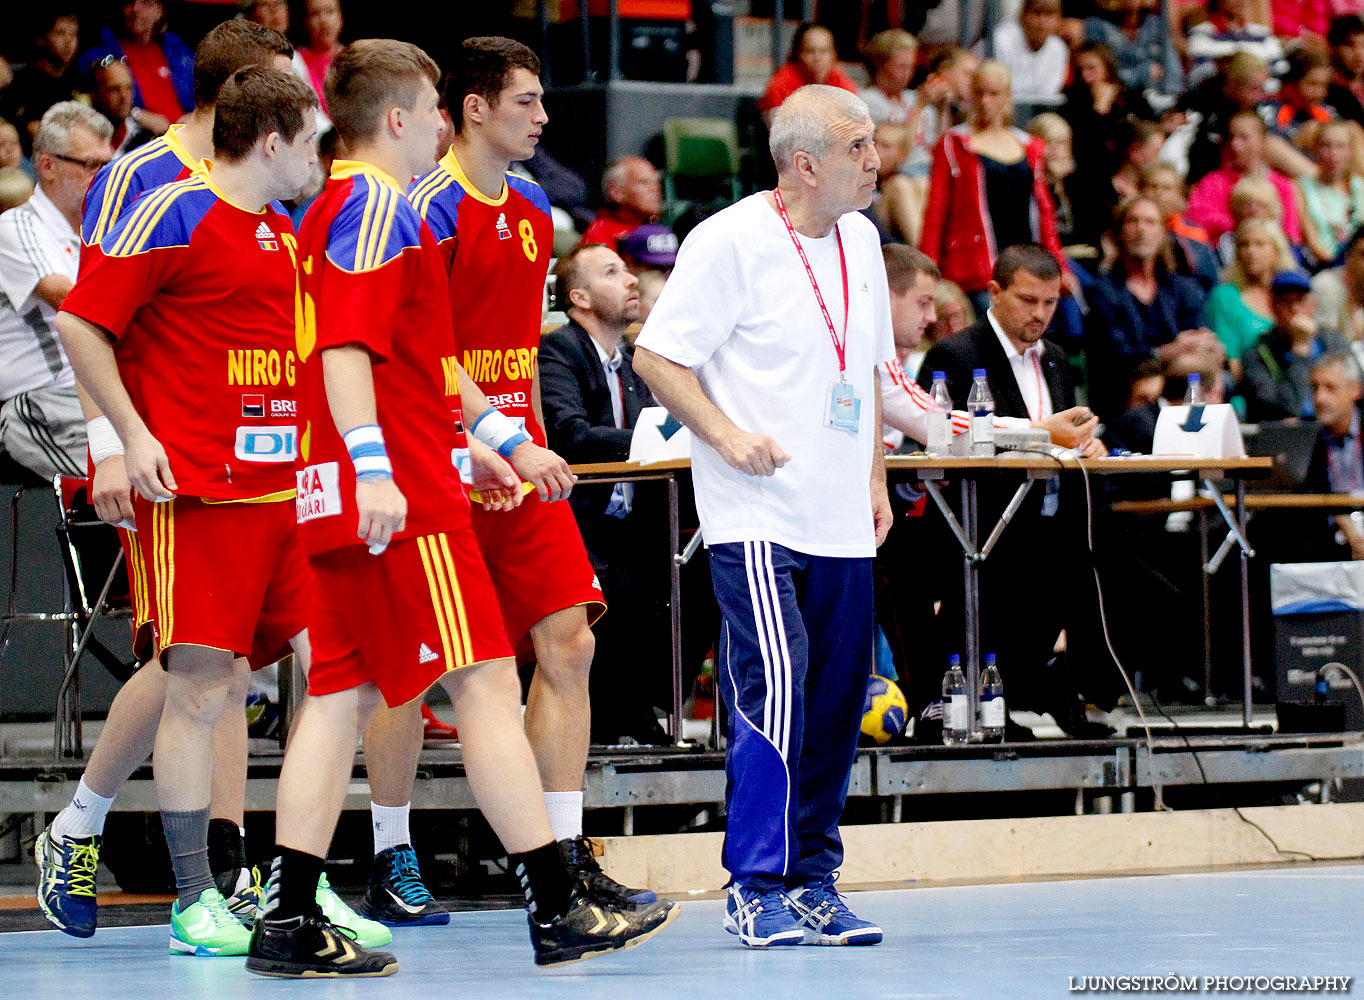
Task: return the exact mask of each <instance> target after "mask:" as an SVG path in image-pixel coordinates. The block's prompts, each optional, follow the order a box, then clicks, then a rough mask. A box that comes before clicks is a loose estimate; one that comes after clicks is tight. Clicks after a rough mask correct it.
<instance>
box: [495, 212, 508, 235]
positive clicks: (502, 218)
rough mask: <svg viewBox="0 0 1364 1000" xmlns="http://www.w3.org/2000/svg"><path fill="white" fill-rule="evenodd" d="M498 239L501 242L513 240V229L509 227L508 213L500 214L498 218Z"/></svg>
mask: <svg viewBox="0 0 1364 1000" xmlns="http://www.w3.org/2000/svg"><path fill="white" fill-rule="evenodd" d="M497 238H498V239H499V240H509V239H511V229H510V228H509V227H508V226H507V213H506V212H500V213H498V216H497Z"/></svg>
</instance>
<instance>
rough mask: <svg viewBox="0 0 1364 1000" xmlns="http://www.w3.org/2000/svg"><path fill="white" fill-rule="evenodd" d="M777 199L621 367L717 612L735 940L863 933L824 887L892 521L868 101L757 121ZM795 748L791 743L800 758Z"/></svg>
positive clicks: (674, 298)
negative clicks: (675, 466) (675, 490)
mask: <svg viewBox="0 0 1364 1000" xmlns="http://www.w3.org/2000/svg"><path fill="white" fill-rule="evenodd" d="M769 146H770V149H771V152H772V158H773V160H774V161H775V163H776V167H777V177H778V186H777V189H776V190H775V191H769V192H763V193H761V194H756V195H752V196H751V197H748V198H745V199H744V200H742V201H740V202H739V203H738V204H736V205H733V206H731V207H729V208H727V209H725V210H723V211H722V212H719V213H717V214H716V215H714V216H712V217H710V218H709V219H707V220H706V221H705V222H703V223H701V225H699V226H698V227H697V228H696V229H694V230H693V231H692V232H691V234H690V235H689V236H688V237H687V239H686V241H685V242H684V243H683V245H682V249H681V251H680V253H679V254H678V258H677V268H676V269H675V270H674V272H673V275H672V277H671V278H669V280H668V284H667V285H665V286H664V289H663V293H662V294H661V295H660V296H659V299H658V303H657V304H656V305H655V306H654V309H653V311H652V312H651V313H650V314H649V319H648V321H647V322H646V323H645V327H644V330H643V332H642V333H641V334H640V336H639V339H638V341H637V342H636V353H635V369H636V371H638V372H639V373H640V375H641V376H642V377H643V378H644V380H645V381H646V382H647V383H648V384H649V387H650V389H652V390H653V393H654V396H655V397H656V398H657V399H658V400H659V402H660V403H662V404H663V405H664V406H666V407H667V408H668V410H669V411H670V412H671V413H672V414H673V415H674V416H676V417H677V418H678V419H679V420H680V421H681V422H682V423H683V424H685V425H686V426H687V427H689V428H690V429H691V431H692V435H693V444H692V474H693V476H694V479H695V485H696V504H697V510H698V513H699V514H700V519H701V530H702V532H703V533H704V536H705V539H706V542H707V545H708V547H709V554H710V567H711V578H712V583H713V586H714V589H715V596H716V601H717V603H718V604H719V606H720V612H721V614H722V616H723V618H724V625H723V629H722V633H721V639H720V648H719V657H720V664H719V673H720V685H721V688H722V689H723V691H724V695H725V698H726V701H727V703H728V704H729V706H730V709H731V711H730V731H729V742H728V746H727V751H726V752H727V756H728V759H727V761H726V766H727V770H728V773H729V778H730V780H729V785H728V788H727V794H726V799H727V808H728V815H729V823H728V832H727V834H726V837H725V847H724V857H723V860H724V864H725V866H726V868H728V870H729V872H730V875H731V883H730V887H729V897H728V902H727V908H726V915H725V921H724V922H725V927H726V929H727V930H729V931H730V932H731V933H735V934H738V935H739V939H740V941H741V942H742V943H743V944H744V945H745V946H748V947H759V948H762V947H769V946H773V945H794V944H802V943H806V944H875V943H877V942H879V941H880V940H881V930H880V928H878V927H876V926H875V925H873V924H871V923H869V922H868V921H865V920H861V919H859V918H857V917H856V916H855V915H853V913H852V912H851V911H850V910H849V909H848V907H847V905H846V904H845V903H844V902H843V900H842V897H840V896H839V894H838V893H837V891H836V890H835V889H834V879H835V878H836V876H837V869H838V866H839V865H840V864H841V862H842V859H843V846H842V842H841V840H840V839H839V834H838V821H839V818H840V816H841V815H842V813H843V804H844V800H845V797H846V793H847V783H848V776H849V773H850V770H851V767H852V762H853V756H854V754H855V752H856V746H857V733H858V729H859V725H860V718H861V715H862V702H863V699H864V697H865V694H866V686H867V680H868V675H869V673H870V669H871V662H872V559H873V556H874V554H875V552H876V548H877V546H878V545H879V544H880V543H881V542H882V541H884V539H885V534H886V532H887V531H888V530H889V528H890V503H889V500H888V498H887V495H886V479H885V464H884V457H883V450H882V447H881V442H880V438H881V392H880V384H879V382H880V379H879V374H878V371H879V366H880V365H881V364H883V363H884V362H887V361H889V360H891V358H893V357H894V354H895V351H894V343H893V341H892V338H891V326H890V308H889V307H890V299H889V294H888V292H887V289H886V271H885V267H884V265H883V264H882V261H881V251H880V245H879V240H878V239H877V235H876V231H875V229H874V227H873V226H872V225H871V223H870V222H869V221H868V220H867V219H866V218H865V217H863V216H861V215H859V214H857V213H858V211H859V210H860V209H864V208H866V207H867V205H868V204H870V202H871V197H872V194H873V193H874V191H875V189H876V171H877V170H878V168H879V167H880V161H879V159H878V157H877V155H876V149H875V145H874V143H873V141H872V122H871V117H870V115H869V114H868V112H867V106H866V103H865V102H863V101H862V100H861V99H860V98H858V97H857V96H856V95H854V94H850V93H848V92H847V91H844V90H840V89H838V88H833V87H826V86H819V85H812V86H808V87H802V88H801V89H799V90H797V91H796V92H795V93H794V94H793V95H792V96H791V97H790V98H788V99H787V101H786V102H785V103H784V104H783V105H782V106H781V108H779V109H778V111H777V112H776V114H775V115H774V116H773V119H772V125H771V135H770V139H769ZM807 748H808V749H807Z"/></svg>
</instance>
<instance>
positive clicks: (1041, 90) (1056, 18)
mask: <svg viewBox="0 0 1364 1000" xmlns="http://www.w3.org/2000/svg"><path fill="white" fill-rule="evenodd" d="M1060 27H1061V0H1023V9H1022V10H1021V11H1020V12H1019V15H1018V20H1017V21H1005V22H1004V23H1003V24H1001V25H999V27H997V28H995V33H994V56H995V58H996V59H997V60H999V61H1000V62H1001V63H1003V64H1004V65H1005V66H1007V67H1008V68H1009V73H1010V75H1011V76H1012V77H1013V86H1014V91H1015V92H1016V93H1019V94H1025V95H1027V96H1029V97H1052V96H1054V95H1056V94H1059V93H1061V87H1062V85H1063V84H1064V83H1065V82H1066V69H1067V63H1068V62H1069V58H1070V50H1069V49H1068V48H1067V47H1066V43H1065V42H1064V41H1062V40H1061V36H1060V35H1058V34H1057V31H1058V30H1059V29H1060Z"/></svg>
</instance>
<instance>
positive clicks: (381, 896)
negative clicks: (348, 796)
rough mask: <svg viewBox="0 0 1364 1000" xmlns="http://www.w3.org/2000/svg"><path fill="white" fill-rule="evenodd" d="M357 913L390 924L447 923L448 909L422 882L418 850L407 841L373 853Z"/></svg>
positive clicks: (391, 925) (407, 925)
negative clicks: (363, 895) (366, 884)
mask: <svg viewBox="0 0 1364 1000" xmlns="http://www.w3.org/2000/svg"><path fill="white" fill-rule="evenodd" d="M360 912H361V913H362V914H364V915H365V916H367V917H369V919H371V920H377V921H379V923H381V924H386V925H387V926H389V927H423V926H426V925H428V924H448V923H449V922H450V911H449V910H447V909H446V908H445V907H443V906H441V905H440V903H438V902H436V900H435V899H434V898H433V897H432V895H431V893H430V892H429V891H428V890H427V888H426V886H425V885H424V884H423V883H422V873H421V869H420V868H418V867H417V852H416V851H414V850H412V848H411V846H409V845H408V844H401V845H399V846H398V847H390V848H387V849H386V850H383V851H380V852H379V853H378V854H376V855H375V856H374V864H373V866H372V867H371V868H370V870H369V888H368V889H366V890H365V899H364V901H363V902H362V903H361V904H360Z"/></svg>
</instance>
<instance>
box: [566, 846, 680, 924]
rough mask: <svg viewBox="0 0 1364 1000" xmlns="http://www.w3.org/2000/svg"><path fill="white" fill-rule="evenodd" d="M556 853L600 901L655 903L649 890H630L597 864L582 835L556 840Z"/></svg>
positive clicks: (594, 854) (612, 902)
mask: <svg viewBox="0 0 1364 1000" xmlns="http://www.w3.org/2000/svg"><path fill="white" fill-rule="evenodd" d="M558 846H559V856H560V857H561V858H563V859H564V864H565V865H566V866H567V867H568V870H569V871H570V872H572V873H573V877H574V878H577V879H581V880H582V881H583V882H586V883H587V887H588V888H589V889H591V890H592V893H593V895H595V896H596V897H597V899H598V900H600V901H601V902H603V903H610V904H612V905H614V906H619V907H623V908H624V907H631V906H644V905H646V904H648V903H656V902H658V896H657V895H656V894H655V893H654V892H653V890H651V889H631V888H630V887H629V886H624V885H621V884H620V883H619V882H617V881H616V880H615V879H613V878H612V877H611V876H610V875H607V874H606V872H604V871H602V870H601V865H600V864H598V863H597V856H596V851H595V849H594V847H593V844H592V841H590V840H588V839H587V838H586V837H583V836H578V837H572V838H570V839H568V840H561V841H559V844H558Z"/></svg>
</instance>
